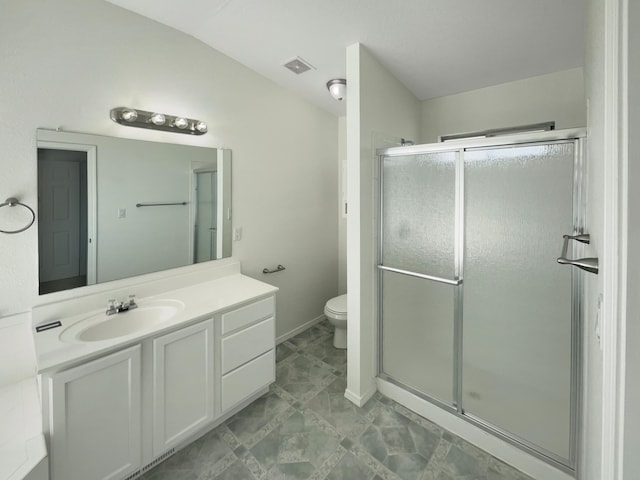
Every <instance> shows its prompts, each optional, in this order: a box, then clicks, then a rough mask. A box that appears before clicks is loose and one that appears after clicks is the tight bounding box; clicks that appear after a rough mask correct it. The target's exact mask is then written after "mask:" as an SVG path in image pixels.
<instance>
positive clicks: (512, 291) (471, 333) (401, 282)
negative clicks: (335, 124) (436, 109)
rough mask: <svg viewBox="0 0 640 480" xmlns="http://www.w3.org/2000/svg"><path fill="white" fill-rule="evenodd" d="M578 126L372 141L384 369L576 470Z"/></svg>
mask: <svg viewBox="0 0 640 480" xmlns="http://www.w3.org/2000/svg"><path fill="white" fill-rule="evenodd" d="M583 137H584V131H582V130H570V131H569V130H564V131H550V132H541V133H531V134H521V135H513V136H504V137H494V138H484V139H473V140H472V139H469V140H458V141H455V142H443V143H437V144H430V145H416V146H409V147H394V148H388V149H383V150H379V151H378V152H377V153H378V159H379V167H380V172H379V215H378V219H379V235H378V328H379V332H378V333H379V336H378V338H379V342H378V344H379V350H378V351H379V359H378V368H379V376H380V378H382V379H383V380H386V381H388V382H391V383H393V384H395V385H396V386H399V387H401V388H402V389H403V390H404V391H407V392H410V393H411V394H413V395H416V396H418V397H420V398H422V399H424V400H426V401H428V402H431V403H433V404H436V405H438V406H440V407H441V408H443V409H445V410H447V411H449V412H450V413H451V414H452V415H456V416H458V417H460V418H463V419H465V420H466V421H468V422H470V423H472V424H474V425H476V426H477V427H479V428H482V429H484V430H486V431H488V432H491V433H492V434H494V435H496V436H498V437H500V438H502V439H503V440H505V441H507V442H509V443H511V444H513V445H515V446H517V447H520V448H522V449H524V450H526V451H528V452H529V453H531V454H533V455H535V456H537V457H538V458H541V459H543V460H545V461H547V462H549V463H551V464H553V465H554V466H556V467H558V468H560V469H562V470H564V471H566V472H569V473H570V472H573V471H574V470H575V467H576V447H577V435H578V418H579V416H578V413H579V412H578V410H579V386H580V385H579V376H580V371H579V369H580V365H579V358H580V335H581V334H580V304H581V299H580V297H581V285H580V278H581V275H582V274H581V273H580V270H578V269H575V268H570V267H569V266H566V265H561V264H559V263H558V261H557V259H558V257H559V255H560V252H561V247H562V245H563V243H562V242H563V236H565V235H567V234H568V235H576V234H582V233H584V232H583V228H584V214H585V211H584V210H585V208H584V196H583V191H582V185H583V183H584V172H583V170H584V166H583V161H582V156H583V155H582V154H583ZM570 239H571V237H570V238H567V239H565V243H567V242H569V240H570ZM581 239H583V240H584V238H583V237H581ZM568 246H569V248H568V253H567V252H563V253H565V254H566V255H562V256H563V257H565V256H571V255H573V257H571V258H577V257H579V256H581V255H582V246H581V243H580V242H569V243H568Z"/></svg>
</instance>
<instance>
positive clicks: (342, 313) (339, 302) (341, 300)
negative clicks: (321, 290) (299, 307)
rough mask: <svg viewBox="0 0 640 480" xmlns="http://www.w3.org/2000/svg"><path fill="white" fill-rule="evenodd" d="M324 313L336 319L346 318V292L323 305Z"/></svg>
mask: <svg viewBox="0 0 640 480" xmlns="http://www.w3.org/2000/svg"><path fill="white" fill-rule="evenodd" d="M324 314H325V315H326V316H328V317H331V318H335V319H336V320H346V319H347V294H346V293H345V294H344V295H340V296H339V297H335V298H332V299H331V300H329V301H328V302H327V304H326V305H325V306H324Z"/></svg>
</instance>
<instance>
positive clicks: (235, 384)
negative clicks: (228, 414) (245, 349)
mask: <svg viewBox="0 0 640 480" xmlns="http://www.w3.org/2000/svg"><path fill="white" fill-rule="evenodd" d="M275 365H276V364H275V353H274V350H269V351H268V352H267V353H264V354H262V355H261V356H259V357H258V358H256V359H255V360H252V361H250V362H249V363H246V364H244V365H243V366H241V367H240V368H237V369H236V370H234V371H233V372H231V373H228V374H226V375H224V376H223V377H222V411H223V412H225V411H227V410H229V409H230V408H233V407H234V406H236V405H237V404H239V403H240V402H242V401H243V400H245V399H246V398H247V397H249V396H251V395H252V394H253V393H255V392H257V391H258V390H260V389H261V388H264V387H266V386H267V385H269V384H270V383H272V382H273V381H275V378H276V367H275Z"/></svg>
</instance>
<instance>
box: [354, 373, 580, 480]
mask: <svg viewBox="0 0 640 480" xmlns="http://www.w3.org/2000/svg"><path fill="white" fill-rule="evenodd" d="M377 383H378V390H379V391H380V393H381V394H383V395H384V396H386V397H389V398H390V399H392V400H395V401H396V402H398V403H400V404H401V405H403V406H405V407H406V408H408V409H409V410H412V411H414V412H415V413H417V414H418V415H420V416H422V417H424V418H426V419H428V420H430V421H432V422H433V423H435V424H437V425H440V426H441V427H442V428H445V429H446V430H449V431H450V432H452V433H454V434H456V435H458V436H459V437H462V438H463V439H465V440H466V441H468V442H470V443H472V444H473V445H475V446H477V447H478V448H481V449H482V450H484V451H485V452H488V453H490V454H491V455H493V456H494V457H496V458H499V459H500V460H502V461H503V462H505V463H508V464H509V465H511V466H512V467H514V468H517V469H518V470H521V471H522V472H524V473H526V474H527V475H530V476H532V477H533V478H536V479H540V480H574V477H572V476H571V475H569V474H567V473H564V472H562V471H560V470H558V469H556V468H554V467H552V466H551V465H549V464H547V463H545V462H543V461H542V460H540V459H538V458H536V457H534V456H532V455H529V454H528V453H526V452H524V451H522V450H520V449H519V448H517V447H515V446H513V445H511V444H509V443H507V442H505V441H504V440H501V439H500V438H498V437H495V436H494V435H491V434H490V433H488V432H485V431H484V430H482V429H481V428H478V427H476V426H475V425H472V424H471V423H469V422H466V421H465V420H463V419H462V418H459V417H457V416H455V415H452V414H451V413H449V412H447V411H445V410H444V409H442V408H440V407H438V406H436V405H434V404H432V403H430V402H427V401H426V400H424V399H422V398H420V397H418V396H416V395H413V394H412V393H410V392H407V391H406V390H404V389H403V388H401V387H398V386H397V385H395V384H393V383H390V382H387V381H385V380H382V379H380V378H378V379H377ZM345 396H346V395H345Z"/></svg>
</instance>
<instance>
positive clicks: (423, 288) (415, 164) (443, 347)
mask: <svg viewBox="0 0 640 480" xmlns="http://www.w3.org/2000/svg"><path fill="white" fill-rule="evenodd" d="M457 159H458V153H457V152H439V153H426V154H421V155H410V156H409V155H408V156H396V157H383V158H382V159H381V192H380V195H381V212H380V215H381V232H380V235H381V242H380V255H379V256H380V262H379V263H380V265H379V267H378V268H379V270H380V275H379V282H380V290H379V291H380V297H379V301H380V305H379V309H380V312H381V315H380V317H381V319H382V322H381V329H382V331H381V335H380V338H381V341H382V359H381V367H382V372H383V374H384V375H386V376H388V377H390V378H391V379H393V380H395V381H397V382H399V383H401V384H402V385H404V386H407V387H410V388H412V389H414V390H416V391H418V392H420V393H423V394H425V395H428V396H429V397H431V398H433V399H436V400H439V401H440V402H442V403H444V404H445V405H449V406H450V405H453V404H455V398H454V397H455V395H454V385H455V374H454V332H455V314H456V308H455V304H456V298H457V290H458V287H457V285H458V283H459V282H458V280H457V276H458V272H457V267H456V265H457V262H456V255H457V254H458V253H459V251H458V248H457V245H458V242H457V241H456V237H457V235H456V231H457V230H456V222H457V220H458V215H456V211H457V209H458V207H459V203H458V201H457V200H456V198H457V188H456V182H457V178H458V175H457V173H456V171H457V168H458V167H457V163H458V160H457Z"/></svg>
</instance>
